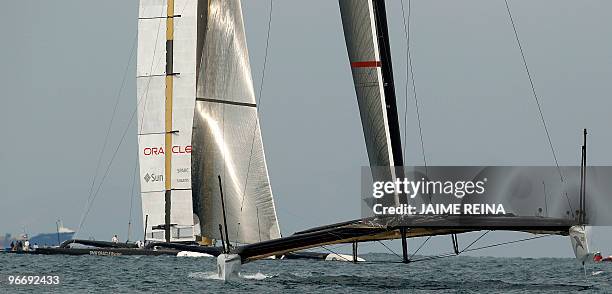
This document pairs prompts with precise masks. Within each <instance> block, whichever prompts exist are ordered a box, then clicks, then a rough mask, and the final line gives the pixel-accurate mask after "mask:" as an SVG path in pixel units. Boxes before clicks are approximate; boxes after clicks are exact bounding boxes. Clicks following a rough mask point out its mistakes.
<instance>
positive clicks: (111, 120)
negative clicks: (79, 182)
mask: <svg viewBox="0 0 612 294" xmlns="http://www.w3.org/2000/svg"><path fill="white" fill-rule="evenodd" d="M137 44H138V35H136V36H135V37H134V41H133V42H132V48H131V49H130V58H129V59H128V62H127V64H126V66H125V70H124V72H123V78H122V79H121V86H120V87H119V91H118V92H117V97H116V99H115V105H114V107H113V114H112V115H111V119H110V122H109V123H108V127H107V128H106V135H105V136H104V141H103V142H104V143H103V144H102V151H100V156H98V161H97V163H96V168H95V170H94V176H93V178H92V180H91V186H90V187H89V192H88V198H87V202H89V201H90V200H91V195H92V193H93V189H94V187H95V183H96V179H97V178H98V171H99V170H100V165H101V164H102V157H103V156H104V152H105V151H106V146H107V145H108V141H109V137H110V133H111V129H112V126H113V122H114V121H115V117H116V115H117V109H118V108H119V101H120V100H121V94H122V93H123V89H124V87H125V81H126V80H127V73H128V71H129V68H130V64H132V60H133V58H134V53H135V52H136V50H135V49H136V45H137Z"/></svg>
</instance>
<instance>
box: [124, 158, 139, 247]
mask: <svg viewBox="0 0 612 294" xmlns="http://www.w3.org/2000/svg"><path fill="white" fill-rule="evenodd" d="M136 153H138V152H136ZM137 173H138V154H136V162H135V163H134V173H133V174H132V187H131V188H130V212H129V217H128V232H127V238H126V240H130V237H131V230H132V210H133V207H134V187H135V186H136V174H137Z"/></svg>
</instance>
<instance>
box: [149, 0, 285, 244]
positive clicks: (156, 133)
mask: <svg viewBox="0 0 612 294" xmlns="http://www.w3.org/2000/svg"><path fill="white" fill-rule="evenodd" d="M138 34H139V36H138V66H137V68H138V69H137V71H138V73H137V75H138V132H139V134H138V146H139V160H140V176H141V177H140V179H141V194H142V210H143V220H144V221H145V222H146V228H145V229H146V236H147V240H167V241H192V240H203V241H204V243H208V241H210V240H211V239H219V238H220V236H219V232H218V225H219V224H223V221H222V212H223V211H222V209H221V197H220V194H219V183H218V180H217V177H218V176H221V178H222V183H223V190H224V195H225V206H226V214H227V226H228V231H229V240H231V241H235V242H243V243H252V242H257V241H261V240H268V239H272V238H278V237H280V231H279V229H278V221H277V218H276V210H275V208H274V201H273V197H272V192H271V188H270V183H269V179H268V172H267V167H266V163H265V157H264V153H263V143H262V139H261V133H260V129H259V119H258V116H257V109H256V105H255V95H254V91H253V83H252V79H251V73H250V65H249V59H248V51H247V48H246V38H245V35H244V25H243V21H242V11H241V8H240V1H236V0H235V1H227V0H225V1H215V0H210V1H208V0H206V1H204V0H140V11H139V24H138ZM196 98H197V102H196Z"/></svg>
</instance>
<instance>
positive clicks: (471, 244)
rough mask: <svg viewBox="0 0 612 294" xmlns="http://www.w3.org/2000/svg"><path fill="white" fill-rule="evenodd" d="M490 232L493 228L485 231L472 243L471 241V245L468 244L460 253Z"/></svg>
mask: <svg viewBox="0 0 612 294" xmlns="http://www.w3.org/2000/svg"><path fill="white" fill-rule="evenodd" d="M489 232H491V230H489V231H486V232H484V233H483V234H482V235H480V237H478V238H476V240H474V241H472V243H470V245H468V246H466V247H465V248H463V250H461V251H459V253H463V252H465V251H466V250H468V249H469V248H470V247H472V245H474V244H475V243H476V242H478V240H480V239H482V237H484V236H485V235H486V234H488V233H489Z"/></svg>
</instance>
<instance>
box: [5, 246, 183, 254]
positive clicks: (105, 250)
mask: <svg viewBox="0 0 612 294" xmlns="http://www.w3.org/2000/svg"><path fill="white" fill-rule="evenodd" d="M8 253H15V254H36V255H93V256H123V255H150V256H159V255H172V256H176V254H177V253H179V251H178V250H172V249H163V250H151V249H132V248H38V249H36V250H32V251H8Z"/></svg>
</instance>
